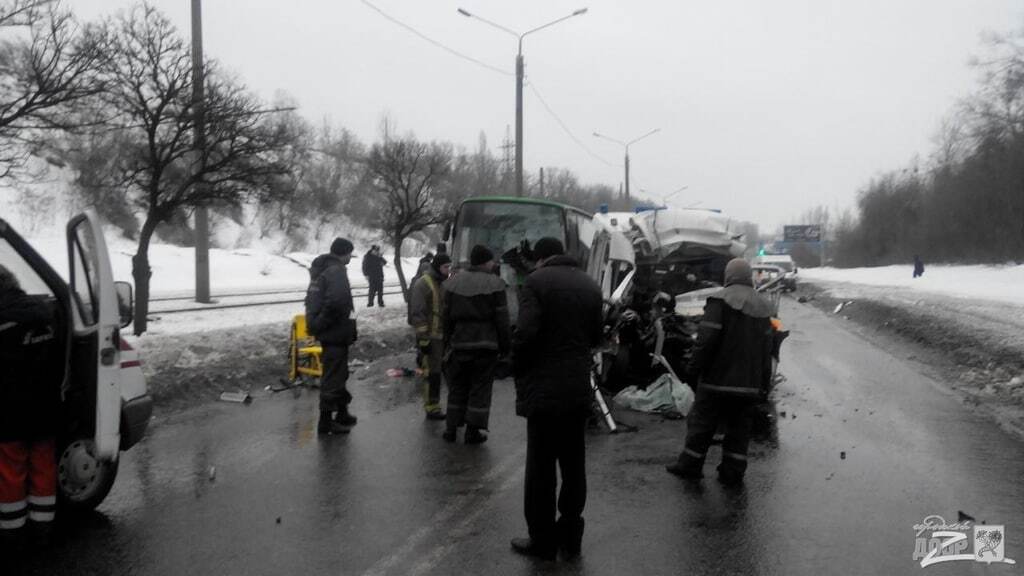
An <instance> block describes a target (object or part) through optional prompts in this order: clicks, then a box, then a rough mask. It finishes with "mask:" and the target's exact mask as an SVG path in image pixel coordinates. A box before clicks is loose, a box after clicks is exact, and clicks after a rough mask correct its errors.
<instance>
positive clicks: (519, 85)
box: [458, 8, 587, 196]
mask: <svg viewBox="0 0 1024 576" xmlns="http://www.w3.org/2000/svg"><path fill="white" fill-rule="evenodd" d="M458 12H459V14H462V15H463V16H465V17H467V18H476V19H477V20H479V21H481V22H483V23H484V24H488V25H490V26H493V27H494V28H497V29H498V30H501V31H502V32H505V33H507V34H511V35H512V36H514V37H515V38H516V39H517V40H518V41H519V51H518V52H517V53H516V196H522V195H523V69H524V65H523V38H525V37H526V36H528V35H530V34H533V33H534V32H537V31H539V30H543V29H544V28H547V27H549V26H554V25H555V24H558V23H559V22H561V21H563V20H568V19H569V18H572V17H573V16H581V15H583V14H586V13H587V9H586V8H580V9H579V10H576V11H575V12H573V13H572V14H569V15H568V16H562V17H561V18H559V19H557V20H552V21H551V22H548V23H547V24H544V25H541V26H537V27H536V28H531V29H530V30H527V31H526V32H523V33H521V34H520V33H519V32H516V31H515V30H511V29H509V28H506V27H504V26H502V25H501V24H498V23H496V22H491V21H490V20H488V19H486V18H482V17H480V16H477V15H476V14H471V13H470V12H469V11H468V10H465V9H463V8H459V9H458Z"/></svg>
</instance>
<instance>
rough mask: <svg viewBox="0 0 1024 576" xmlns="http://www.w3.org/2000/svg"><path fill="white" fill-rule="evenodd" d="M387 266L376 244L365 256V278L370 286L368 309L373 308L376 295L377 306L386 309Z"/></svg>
mask: <svg viewBox="0 0 1024 576" xmlns="http://www.w3.org/2000/svg"><path fill="white" fill-rule="evenodd" d="M387 265H388V262H387V260H385V259H384V257H383V256H381V255H380V246H378V245H376V244H374V245H373V246H372V247H370V251H369V252H367V253H366V255H365V256H363V276H365V277H366V281H367V283H368V284H369V285H370V289H369V292H368V301H367V303H366V306H367V307H368V308H373V297H374V295H376V296H377V305H378V306H380V307H381V308H383V307H384V267H385V266H387Z"/></svg>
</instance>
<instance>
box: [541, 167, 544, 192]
mask: <svg viewBox="0 0 1024 576" xmlns="http://www.w3.org/2000/svg"><path fill="white" fill-rule="evenodd" d="M540 197H541V198H543V197H544V167H543V166H541V167H540Z"/></svg>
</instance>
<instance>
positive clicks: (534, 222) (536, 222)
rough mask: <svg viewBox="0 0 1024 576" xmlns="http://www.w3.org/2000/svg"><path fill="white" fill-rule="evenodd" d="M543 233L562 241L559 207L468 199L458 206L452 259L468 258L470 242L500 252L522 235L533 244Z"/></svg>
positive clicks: (562, 230)
mask: <svg viewBox="0 0 1024 576" xmlns="http://www.w3.org/2000/svg"><path fill="white" fill-rule="evenodd" d="M545 236H551V237H554V238H558V239H559V240H562V241H563V242H565V224H564V220H563V219H562V209H561V208H559V207H557V206H547V205H544V204H528V203H519V202H467V203H465V204H463V205H462V209H461V210H459V219H458V222H457V223H456V228H455V242H454V244H455V245H454V246H453V247H452V259H453V260H454V261H455V262H456V264H460V265H464V264H466V263H468V262H469V253H470V252H471V251H472V250H473V246H475V245H477V244H482V245H484V246H486V247H488V248H490V249H491V251H492V252H494V255H495V256H501V254H503V253H505V252H506V251H508V250H509V249H511V248H515V247H516V246H519V244H520V243H521V242H522V241H523V240H524V239H525V240H529V241H530V244H531V245H533V244H535V243H536V242H537V240H540V239H541V238H543V237H545Z"/></svg>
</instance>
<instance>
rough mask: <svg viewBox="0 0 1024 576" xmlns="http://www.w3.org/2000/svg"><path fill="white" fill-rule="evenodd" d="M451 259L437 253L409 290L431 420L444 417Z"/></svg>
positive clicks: (428, 416) (425, 397)
mask: <svg viewBox="0 0 1024 576" xmlns="http://www.w3.org/2000/svg"><path fill="white" fill-rule="evenodd" d="M451 268H452V259H451V258H449V257H448V255H447V254H438V255H437V256H434V259H433V260H431V262H430V268H429V269H428V270H427V271H426V272H425V273H424V274H423V275H422V276H420V279H419V280H417V281H416V284H414V285H413V286H412V288H411V289H410V291H409V309H410V313H409V324H411V325H412V327H413V330H414V332H415V338H416V350H417V352H418V355H417V360H418V361H419V367H420V370H421V372H422V374H423V380H424V385H423V409H424V410H425V411H426V413H427V419H428V420H444V419H445V414H444V412H442V411H441V375H442V367H441V365H442V363H443V360H444V327H443V325H442V319H443V318H444V293H443V291H444V287H443V286H442V283H443V282H444V281H445V280H447V279H448V274H449V273H450V272H451Z"/></svg>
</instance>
